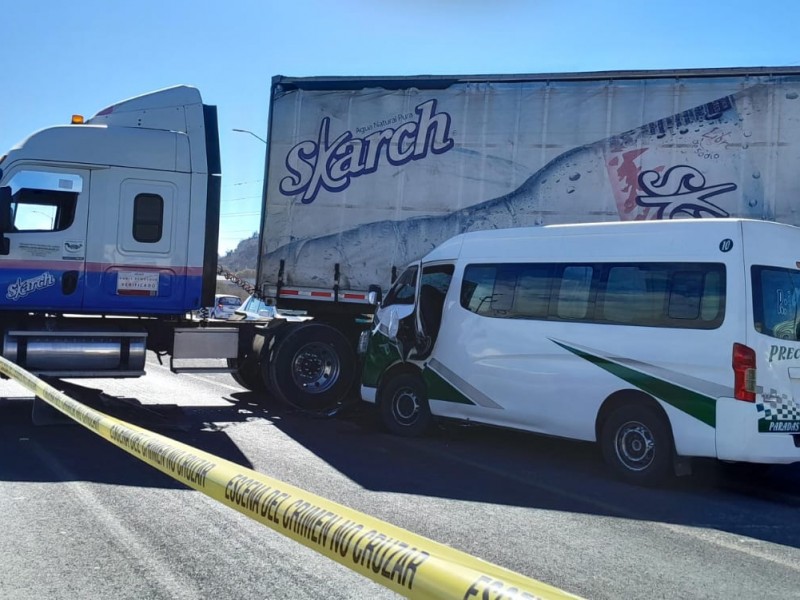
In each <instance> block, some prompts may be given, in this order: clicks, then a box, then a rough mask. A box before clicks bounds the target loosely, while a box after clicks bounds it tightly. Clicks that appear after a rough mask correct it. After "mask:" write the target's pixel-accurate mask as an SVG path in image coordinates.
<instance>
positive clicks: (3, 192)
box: [0, 186, 12, 255]
mask: <svg viewBox="0 0 800 600" xmlns="http://www.w3.org/2000/svg"><path fill="white" fill-rule="evenodd" d="M11 200H12V197H11V188H10V187H8V186H4V187H0V255H5V254H8V253H9V252H10V242H9V240H8V238H7V237H6V235H5V234H6V233H7V232H9V231H11Z"/></svg>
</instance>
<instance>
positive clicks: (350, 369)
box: [269, 322, 356, 413]
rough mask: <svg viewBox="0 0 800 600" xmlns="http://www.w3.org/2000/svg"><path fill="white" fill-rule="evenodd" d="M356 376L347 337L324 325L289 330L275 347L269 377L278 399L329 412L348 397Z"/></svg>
mask: <svg viewBox="0 0 800 600" xmlns="http://www.w3.org/2000/svg"><path fill="white" fill-rule="evenodd" d="M355 374H356V356H355V352H354V350H353V348H352V346H351V345H350V343H349V342H348V341H347V338H345V336H344V335H343V334H342V333H341V332H340V331H339V330H338V329H335V328H333V327H331V326H330V325H326V324H324V323H313V322H311V323H303V324H302V325H298V326H297V327H291V328H290V329H288V330H287V331H286V332H285V333H284V334H283V335H282V336H281V338H280V339H279V340H278V341H277V343H276V344H275V346H274V348H273V351H272V356H271V357H270V361H269V378H270V382H271V384H272V385H270V386H269V387H270V388H271V389H273V388H274V391H275V392H276V394H277V396H278V398H280V399H281V400H282V401H283V402H285V403H286V404H288V405H290V406H293V407H295V408H299V409H300V410H304V411H308V412H313V413H327V412H330V411H333V410H335V409H337V408H339V407H340V406H341V405H342V404H343V403H344V401H345V399H346V398H347V395H348V393H349V392H350V388H351V386H352V384H353V379H354V377H355Z"/></svg>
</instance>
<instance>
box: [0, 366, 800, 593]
mask: <svg viewBox="0 0 800 600" xmlns="http://www.w3.org/2000/svg"><path fill="white" fill-rule="evenodd" d="M82 384H83V387H80V388H76V387H74V386H65V387H66V388H67V391H68V392H69V393H71V394H72V395H74V396H75V397H78V398H79V399H82V400H85V401H87V402H88V403H90V404H92V405H94V406H96V407H98V408H100V409H101V410H104V411H105V412H108V413H109V414H113V415H115V416H118V417H120V418H123V419H126V420H129V421H131V422H134V423H137V424H141V425H143V426H145V427H148V428H150V429H153V430H155V431H158V432H160V433H163V434H165V435H168V436H169V437H173V438H175V439H178V440H180V441H183V442H186V443H189V444H191V445H193V446H196V447H198V448H201V449H203V450H206V451H208V452H212V453H214V454H216V455H219V456H222V457H224V458H227V459H229V460H232V461H234V462H236V463H239V464H242V465H244V466H247V467H249V468H253V469H255V470H256V471H259V472H261V473H264V474H267V475H269V476H271V477H275V478H277V479H280V480H282V481H284V482H288V483H291V484H293V485H297V486H299V487H301V488H303V489H306V490H308V491H311V492H313V493H315V494H318V495H320V496H323V497H326V498H329V499H331V500H334V501H336V502H340V503H342V504H345V505H347V506H350V507H352V508H354V509H357V510H360V511H363V512H365V513H368V514H371V515H373V516H375V517H378V518H381V519H384V520H386V521H388V522H391V523H393V524H395V525H398V526H400V527H404V528H406V529H408V530H410V531H413V532H415V533H418V534H422V535H425V536H427V537H429V538H431V539H434V540H436V541H439V542H443V543H445V544H448V545H450V546H452V547H455V548H458V549H460V550H463V551H466V552H468V553H470V554H473V555H475V556H478V557H480V558H483V559H485V560H488V561H491V562H493V563H496V564H499V565H502V566H504V567H507V568H510V569H512V570H514V571H518V572H520V573H523V574H525V575H527V576H529V577H533V578H535V579H538V580H541V581H545V582H547V583H549V584H551V585H555V586H557V587H560V588H562V589H564V590H567V591H569V592H572V593H574V594H577V595H580V596H583V597H585V598H598V599H599V598H626V599H627V598H647V599H650V598H720V599H722V598H725V599H728V598H755V597H757V598H759V599H760V600H763V599H768V598H776V599H778V598H780V599H781V600H783V599H786V598H791V597H798V596H800V518H798V516H800V465H795V466H789V467H775V468H773V469H772V470H771V471H770V472H768V473H767V474H766V476H765V477H763V478H761V479H752V480H750V479H743V478H742V477H741V476H740V475H733V476H731V475H730V474H727V473H725V472H724V471H722V470H721V469H720V468H719V467H718V466H717V465H716V464H715V463H713V462H704V461H700V462H698V463H697V464H695V473H694V475H693V476H691V477H686V478H681V479H678V480H676V481H674V482H672V483H671V484H670V485H668V486H665V487H662V488H659V489H643V488H637V487H633V486H629V485H626V484H623V483H620V482H618V481H615V480H614V479H612V478H611V477H610V476H609V475H608V474H607V473H606V471H605V469H604V467H603V465H602V463H601V461H600V459H599V457H598V455H597V452H596V450H595V448H594V446H593V445H590V444H582V443H574V442H565V441H560V440H552V439H545V438H539V437H536V436H531V435H525V434H518V433H510V432H504V431H499V430H493V429H489V428H479V427H473V428H462V427H458V426H454V425H450V424H445V425H443V426H441V427H439V428H438V430H437V431H436V432H435V433H434V434H433V435H431V436H429V437H426V438H424V439H420V440H406V439H401V438H397V437H394V436H391V435H389V434H387V433H384V432H383V431H382V430H381V429H380V428H379V427H378V426H377V424H376V421H375V418H374V415H373V414H372V412H371V411H370V410H369V407H367V406H357V407H355V408H354V409H352V410H349V411H347V412H346V413H345V414H343V415H340V416H339V417H337V418H335V419H310V418H307V417H304V416H302V415H299V414H297V413H295V412H293V411H291V410H285V409H283V408H281V407H280V406H275V405H270V404H266V405H265V404H258V403H256V400H257V398H256V397H255V396H254V395H253V394H251V393H249V392H246V391H244V390H242V389H241V388H239V387H238V386H237V385H236V384H234V383H233V381H232V380H231V379H230V378H229V377H227V376H225V375H221V376H220V375H218V376H204V375H180V376H177V375H173V374H171V373H170V372H169V371H168V370H167V369H166V368H164V367H161V366H158V365H157V364H155V363H152V362H151V363H149V364H148V375H147V376H146V377H144V378H142V379H136V380H127V381H126V380H92V381H86V382H82ZM101 391H102V392H103V393H102V394H101V393H100V392H101ZM0 396H1V397H4V399H3V400H0V531H2V536H0V597H2V598H20V599H27V598H65V599H66V598H70V599H73V598H98V597H114V598H215V599H225V598H235V599H237V600H246V599H250V598H278V597H285V598H293V599H294V598H298V599H299V598H383V597H393V593H391V592H389V591H388V590H386V589H385V588H382V587H380V586H379V585H377V584H375V583H373V582H371V581H370V580H367V579H365V578H363V577H361V576H360V575H357V574H355V573H353V572H351V571H349V570H347V569H346V568H344V567H342V566H340V565H338V564H336V563H334V562H332V561H330V560H328V559H326V558H324V557H323V556H321V555H318V554H316V553H314V552H313V551H312V550H310V549H307V548H305V547H303V546H301V545H299V544H297V543H295V542H293V541H291V540H289V539H287V538H283V537H282V536H280V535H279V534H277V533H275V532H273V531H272V530H270V529H268V528H266V527H264V526H263V525H260V524H259V523H256V522H254V521H251V520H249V519H247V518H246V517H244V516H242V515H240V514H239V513H237V512H235V511H233V510H231V509H229V508H227V507H225V506H222V505H220V504H217V503H216V502H215V501H213V500H211V499H210V498H207V497H206V496H204V495H202V494H200V493H198V492H195V491H193V490H189V489H186V488H184V487H183V486H181V485H180V484H178V483H175V482H174V481H172V480H171V479H169V478H167V477H166V476H165V475H162V474H161V473H160V472H158V471H155V470H154V469H152V468H151V467H149V466H148V465H146V464H144V463H141V462H138V461H137V460H136V459H134V458H133V457H131V456H129V455H128V454H126V453H125V452H123V451H122V450H119V449H118V448H116V447H114V446H112V445H110V444H109V443H107V442H105V441H104V440H102V439H101V438H99V437H97V436H95V435H94V434H92V433H91V432H89V431H88V430H85V429H83V428H82V427H79V426H77V425H70V424H65V423H63V422H62V423H58V422H59V421H61V419H59V418H50V417H49V416H48V415H47V414H46V413H39V412H38V411H37V417H36V419H37V421H38V422H40V423H47V422H50V423H51V424H47V425H33V424H32V419H31V409H32V404H33V400H32V398H31V395H30V393H29V392H27V391H25V390H23V389H22V388H19V387H17V386H16V385H15V384H13V383H9V382H2V383H0Z"/></svg>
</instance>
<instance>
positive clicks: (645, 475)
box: [600, 404, 675, 486]
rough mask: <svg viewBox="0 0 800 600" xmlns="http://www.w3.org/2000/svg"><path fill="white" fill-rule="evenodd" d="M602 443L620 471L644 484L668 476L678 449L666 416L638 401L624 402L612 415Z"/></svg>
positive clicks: (603, 430)
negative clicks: (637, 402)
mask: <svg viewBox="0 0 800 600" xmlns="http://www.w3.org/2000/svg"><path fill="white" fill-rule="evenodd" d="M600 445H601V448H602V452H603V458H604V459H605V461H606V463H607V464H608V465H609V467H611V469H612V470H613V471H614V472H615V473H616V475H618V476H619V477H620V478H621V479H623V480H625V481H627V482H628V483H635V484H638V485H644V486H652V485H656V484H658V483H660V482H661V481H663V480H664V479H665V478H666V476H667V475H668V473H669V472H670V468H671V466H672V460H673V456H674V453H675V444H674V442H673V440H672V431H671V430H670V428H669V424H668V423H667V422H666V421H665V418H664V417H663V416H662V415H660V414H658V412H657V411H656V410H654V409H653V408H652V407H650V406H640V405H637V404H624V405H622V406H620V407H619V408H617V409H616V410H615V411H614V412H612V413H611V414H610V415H609V416H608V418H607V419H606V420H605V422H604V423H603V425H602V428H601V430H600Z"/></svg>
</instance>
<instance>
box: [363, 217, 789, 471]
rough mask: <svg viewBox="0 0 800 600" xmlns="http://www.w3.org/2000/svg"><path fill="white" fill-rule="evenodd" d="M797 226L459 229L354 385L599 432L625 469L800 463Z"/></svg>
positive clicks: (445, 407) (581, 434)
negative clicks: (715, 461) (705, 461)
mask: <svg viewBox="0 0 800 600" xmlns="http://www.w3.org/2000/svg"><path fill="white" fill-rule="evenodd" d="M799 300H800V228H797V227H792V226H789V225H781V224H777V223H768V222H762V221H751V220H742V219H688V220H676V221H644V222H627V223H602V224H584V225H555V226H547V227H538V228H517V229H506V230H493V231H477V232H472V233H466V234H462V235H459V236H456V237H454V238H452V239H450V240H448V241H447V242H445V243H444V244H442V245H441V246H439V247H438V248H436V249H434V250H433V251H432V252H430V253H429V254H428V255H427V256H425V257H424V258H423V259H422V260H421V261H419V262H418V263H415V264H412V265H410V266H409V267H408V268H407V269H406V270H405V271H404V272H403V273H402V274H401V276H400V277H399V278H398V279H397V281H396V282H395V283H394V285H393V287H392V288H391V290H390V291H389V293H388V294H387V296H386V298H385V299H384V301H383V302H382V304H381V306H380V307H379V309H378V311H377V313H376V321H375V326H374V328H373V330H372V331H371V332H369V340H368V342H366V343H365V344H363V345H365V346H366V347H367V348H366V356H365V357H364V363H365V364H364V371H363V377H362V387H361V394H362V398H363V399H364V400H365V401H367V402H372V403H377V405H378V408H379V411H380V414H381V415H382V419H383V421H384V423H385V425H386V426H387V427H388V428H389V430H391V431H393V432H395V433H398V434H401V435H409V436H415V435H420V434H422V433H423V432H424V431H425V430H426V429H427V428H428V426H429V425H430V424H431V422H432V419H433V417H448V418H453V419H459V420H462V421H470V422H479V423H486V424H490V425H497V426H501V427H509V428H514V429H521V430H526V431H532V432H536V433H542V434H547V435H554V436H560V437H564V438H570V439H576V440H589V441H597V442H598V443H599V444H600V446H601V448H602V452H603V456H604V457H605V459H606V461H607V462H608V463H609V464H610V465H611V467H612V468H613V469H614V470H615V471H616V472H617V473H618V474H620V475H621V476H622V477H623V478H625V479H627V480H629V481H633V482H638V483H643V484H647V483H653V482H655V481H657V480H658V479H660V478H661V477H663V476H664V475H665V474H667V473H668V472H669V471H670V470H672V469H675V470H676V471H686V468H685V467H687V466H688V460H687V458H688V457H716V458H719V459H721V460H724V461H734V462H751V463H791V462H796V461H800V342H798V322H799V321H800V315H798V311H799V310H800V302H799Z"/></svg>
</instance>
